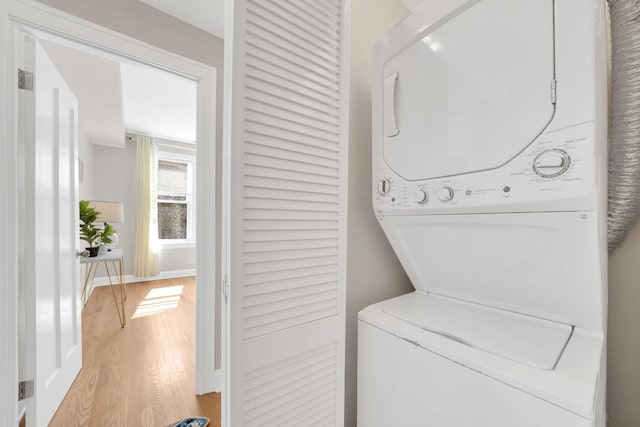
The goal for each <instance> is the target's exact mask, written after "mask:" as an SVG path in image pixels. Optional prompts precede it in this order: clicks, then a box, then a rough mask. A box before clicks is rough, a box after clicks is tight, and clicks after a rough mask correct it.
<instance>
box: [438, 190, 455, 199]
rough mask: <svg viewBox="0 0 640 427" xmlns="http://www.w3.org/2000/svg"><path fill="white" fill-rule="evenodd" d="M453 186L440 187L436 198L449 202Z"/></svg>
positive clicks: (452, 193)
mask: <svg viewBox="0 0 640 427" xmlns="http://www.w3.org/2000/svg"><path fill="white" fill-rule="evenodd" d="M453 195H454V192H453V188H451V187H442V188H441V189H439V190H438V199H439V200H440V201H441V202H450V201H451V200H452V199H453Z"/></svg>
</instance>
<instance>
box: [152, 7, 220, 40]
mask: <svg viewBox="0 0 640 427" xmlns="http://www.w3.org/2000/svg"><path fill="white" fill-rule="evenodd" d="M140 1H141V2H143V3H145V4H147V5H148V6H151V7H153V8H155V9H158V10H161V11H163V12H164V13H166V14H167V15H171V16H173V17H175V18H178V19H180V20H182V21H184V22H187V23H189V24H191V25H193V26H194V27H198V28H200V29H201V30H204V31H206V32H208V33H211V34H213V35H214V36H218V37H220V38H224V3H225V1H224V0H182V1H176V0H140Z"/></svg>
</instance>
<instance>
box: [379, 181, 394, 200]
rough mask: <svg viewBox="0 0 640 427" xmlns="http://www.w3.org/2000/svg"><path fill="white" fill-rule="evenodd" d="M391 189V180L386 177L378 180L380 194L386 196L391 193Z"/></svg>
mask: <svg viewBox="0 0 640 427" xmlns="http://www.w3.org/2000/svg"><path fill="white" fill-rule="evenodd" d="M389 190H391V181H389V180H388V179H386V178H385V179H381V180H380V181H378V194H380V195H381V196H386V195H387V194H389Z"/></svg>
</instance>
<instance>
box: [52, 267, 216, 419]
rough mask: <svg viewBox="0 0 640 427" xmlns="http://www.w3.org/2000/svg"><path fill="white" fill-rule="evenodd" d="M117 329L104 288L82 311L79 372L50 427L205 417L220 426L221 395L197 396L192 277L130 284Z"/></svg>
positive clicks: (98, 290) (112, 309) (115, 314)
mask: <svg viewBox="0 0 640 427" xmlns="http://www.w3.org/2000/svg"><path fill="white" fill-rule="evenodd" d="M128 291H129V298H128V300H127V303H126V310H127V312H126V314H127V325H126V326H125V327H124V329H121V328H120V323H119V322H118V317H117V313H116V310H115V308H114V301H113V296H112V295H111V291H110V289H109V287H107V286H103V287H99V288H96V289H95V291H94V292H93V294H92V295H91V299H90V300H89V303H88V304H87V306H86V307H85V308H84V310H83V312H82V340H83V341H82V347H83V368H82V370H81V371H80V374H79V375H78V377H77V379H76V381H75V382H74V383H73V386H72V387H71V390H69V393H68V394H67V396H66V397H65V399H64V401H63V402H62V405H61V406H60V408H59V409H58V412H57V413H56V415H55V416H54V418H53V420H52V421H51V424H50V425H51V426H64V427H69V426H91V427H93V426H135V427H138V426H145V427H147V426H148V427H161V426H166V425H168V424H170V423H171V422H173V421H177V420H179V419H182V418H186V417H192V416H198V415H199V416H205V417H208V418H209V419H211V424H210V426H212V427H217V426H220V393H211V394H207V395H204V396H196V395H195V393H194V381H195V375H194V372H195V355H194V348H195V338H194V337H195V333H194V330H195V278H193V277H190V278H181V279H168V280H158V281H153V282H143V283H135V284H129V285H128Z"/></svg>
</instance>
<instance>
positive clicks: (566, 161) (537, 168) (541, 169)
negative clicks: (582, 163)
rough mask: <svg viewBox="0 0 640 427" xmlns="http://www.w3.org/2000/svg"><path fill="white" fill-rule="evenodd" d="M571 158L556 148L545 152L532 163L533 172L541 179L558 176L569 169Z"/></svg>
mask: <svg viewBox="0 0 640 427" xmlns="http://www.w3.org/2000/svg"><path fill="white" fill-rule="evenodd" d="M570 164H571V157H569V154H567V152H566V151H564V150H559V149H557V148H554V149H551V150H545V151H543V152H542V153H540V154H538V156H537V157H536V159H535V160H534V161H533V171H534V172H535V173H536V174H538V175H539V176H541V177H543V178H553V177H556V176H560V175H562V174H563V173H565V172H566V170H567V169H569V165H570Z"/></svg>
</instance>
